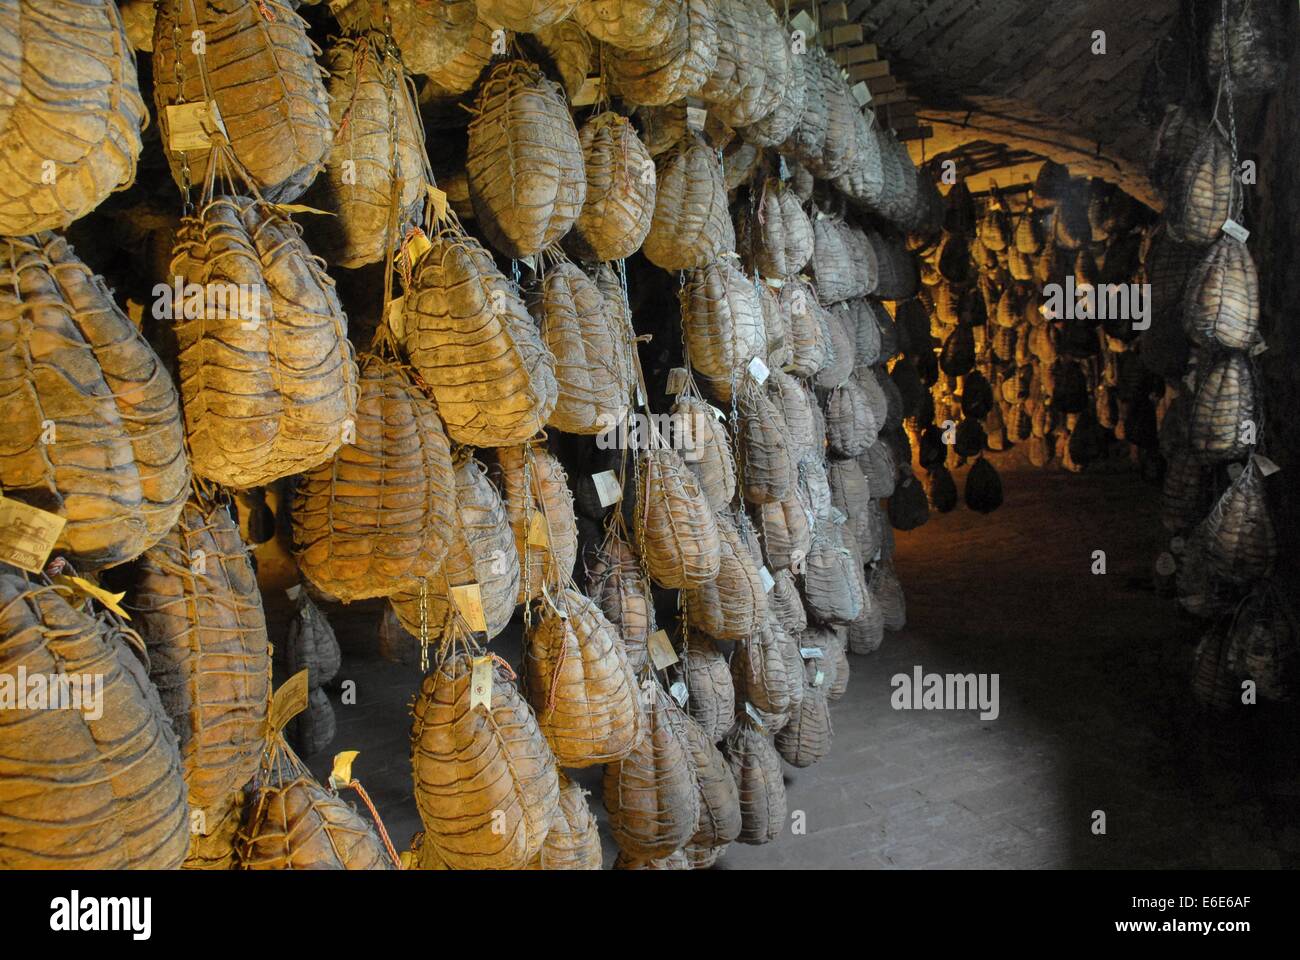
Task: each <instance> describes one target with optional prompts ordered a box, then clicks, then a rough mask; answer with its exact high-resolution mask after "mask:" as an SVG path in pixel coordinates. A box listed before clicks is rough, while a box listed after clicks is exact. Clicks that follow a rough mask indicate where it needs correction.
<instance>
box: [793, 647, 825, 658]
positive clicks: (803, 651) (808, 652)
mask: <svg viewBox="0 0 1300 960" xmlns="http://www.w3.org/2000/svg"><path fill="white" fill-rule="evenodd" d="M799 656H801V657H803V658H804V659H805V660H820V659H821V658H822V657H824V656H826V654H825V653H823V652H822V648H821V647H800V648H799Z"/></svg>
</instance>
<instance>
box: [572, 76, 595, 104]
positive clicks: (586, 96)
mask: <svg viewBox="0 0 1300 960" xmlns="http://www.w3.org/2000/svg"><path fill="white" fill-rule="evenodd" d="M600 84H601V80H600V77H587V79H585V80H583V81H582V86H581V87H579V88H578V92H577V93H575V94H574V95H573V105H574V106H575V107H586V106H590V105H591V104H593V103H595V102H596V98H597V97H599V96H600Z"/></svg>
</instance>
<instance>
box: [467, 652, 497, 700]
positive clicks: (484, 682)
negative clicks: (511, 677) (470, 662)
mask: <svg viewBox="0 0 1300 960" xmlns="http://www.w3.org/2000/svg"><path fill="white" fill-rule="evenodd" d="M479 706H482V707H483V709H484V710H487V711H489V712H490V711H491V710H492V658H491V657H475V658H474V666H473V669H472V670H471V672H470V677H469V708H470V709H471V710H473V709H475V708H476V707H479Z"/></svg>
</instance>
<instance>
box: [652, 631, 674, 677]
mask: <svg viewBox="0 0 1300 960" xmlns="http://www.w3.org/2000/svg"><path fill="white" fill-rule="evenodd" d="M646 647H647V649H648V650H649V652H650V662H651V663H653V664H654V666H655V669H656V670H666V669H668V668H669V667H671V666H672V665H673V664H674V663H676V662H677V651H676V650H674V649H673V645H672V642H671V641H670V640H669V639H668V633H667V632H666V631H664V630H656V631H655V632H654V633H652V634H650V636H649V637H648V638H647V639H646Z"/></svg>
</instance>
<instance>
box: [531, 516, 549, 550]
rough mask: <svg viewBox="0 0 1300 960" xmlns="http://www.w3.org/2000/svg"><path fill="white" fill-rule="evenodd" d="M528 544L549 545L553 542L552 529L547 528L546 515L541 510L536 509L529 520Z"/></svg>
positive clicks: (536, 545)
mask: <svg viewBox="0 0 1300 960" xmlns="http://www.w3.org/2000/svg"><path fill="white" fill-rule="evenodd" d="M528 544H529V546H534V547H547V546H550V544H551V534H550V531H549V530H547V529H546V517H544V516H542V512H541V511H540V510H537V511H534V512H533V515H532V517H531V518H530V519H529V521H528Z"/></svg>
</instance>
